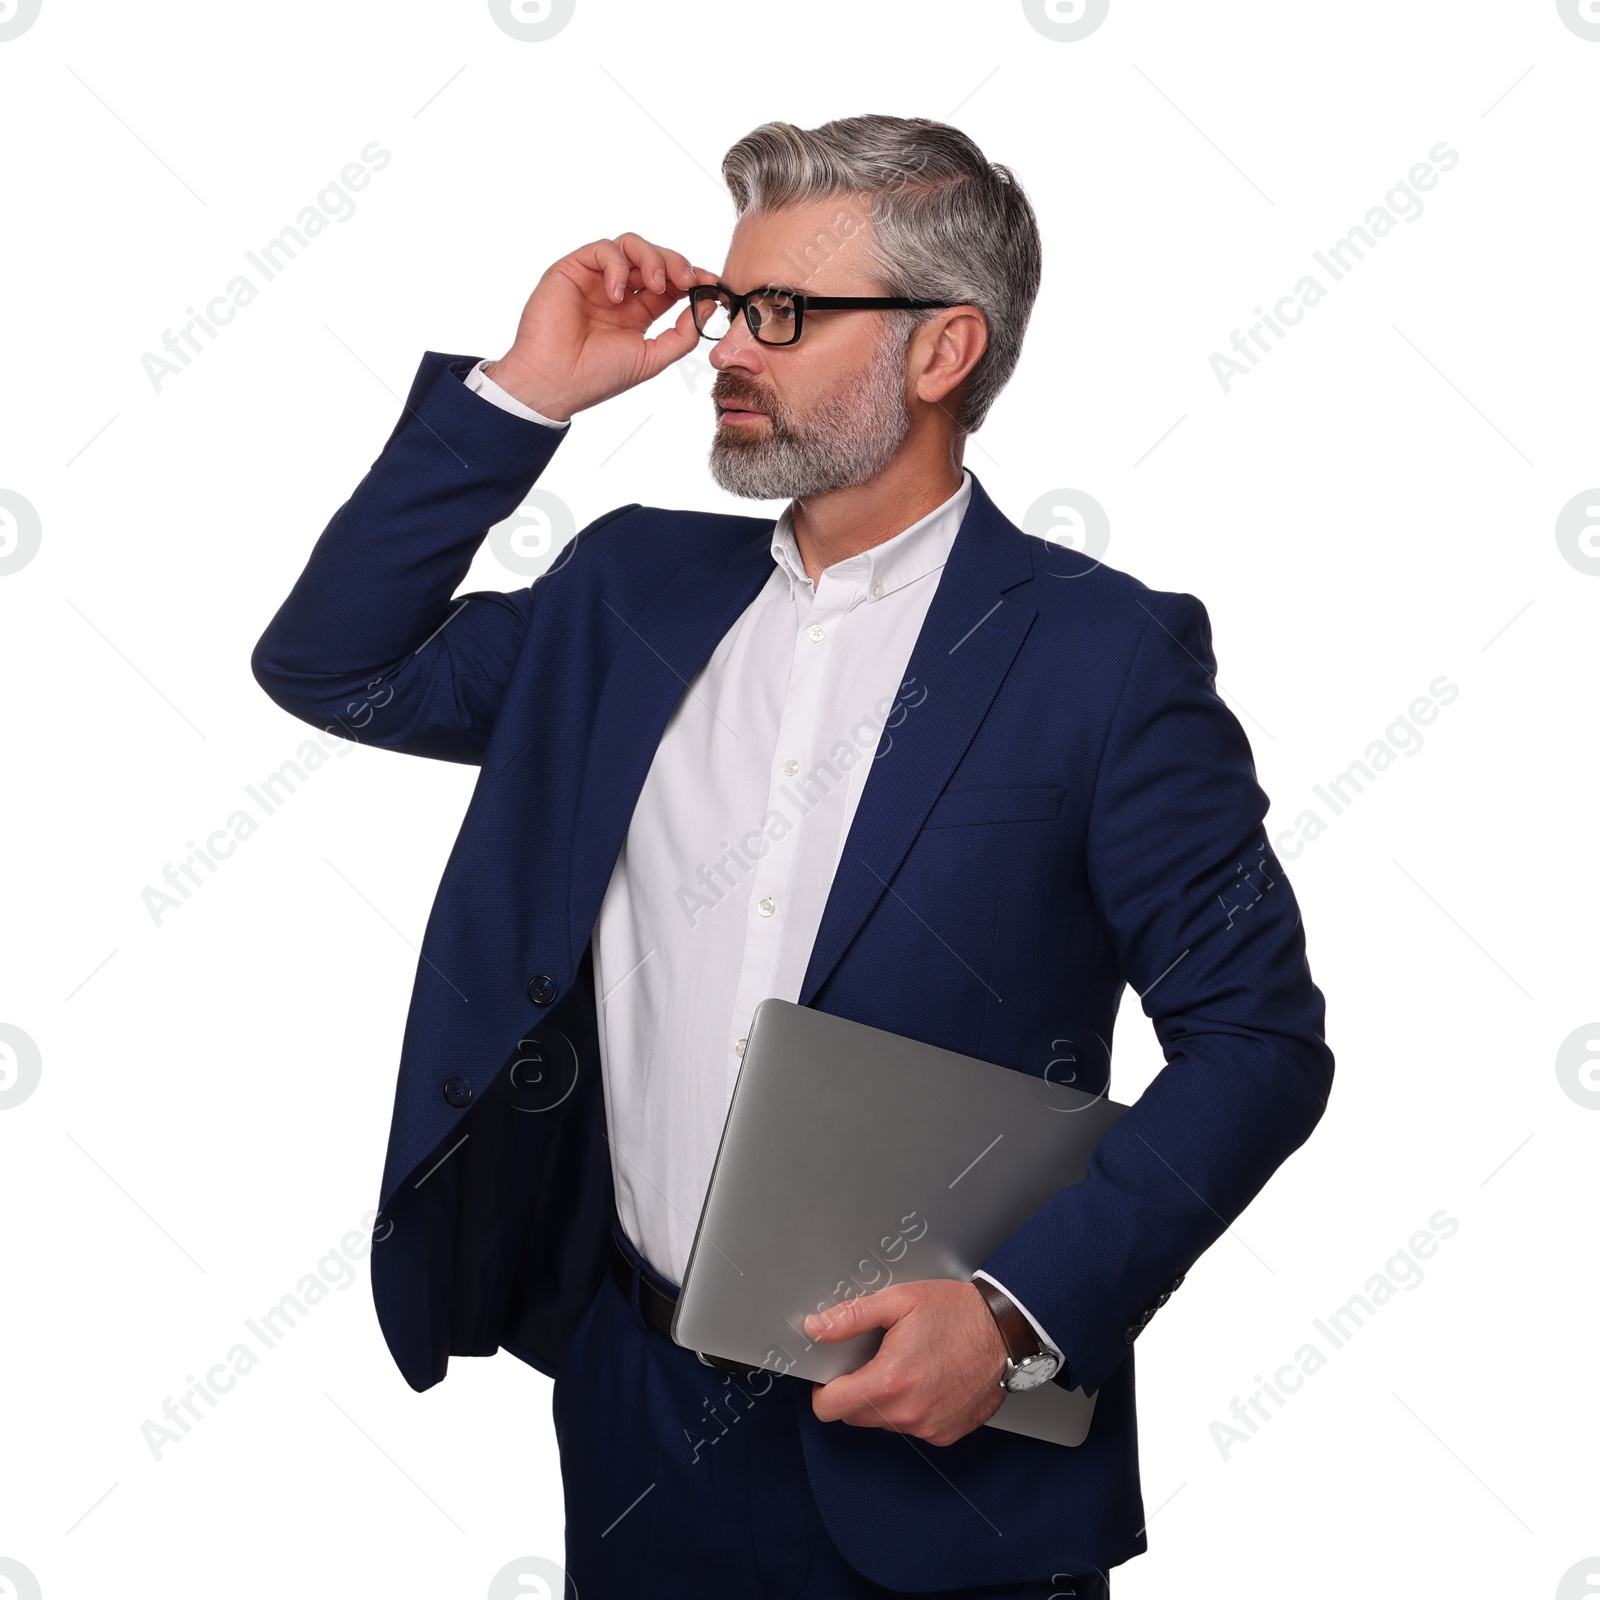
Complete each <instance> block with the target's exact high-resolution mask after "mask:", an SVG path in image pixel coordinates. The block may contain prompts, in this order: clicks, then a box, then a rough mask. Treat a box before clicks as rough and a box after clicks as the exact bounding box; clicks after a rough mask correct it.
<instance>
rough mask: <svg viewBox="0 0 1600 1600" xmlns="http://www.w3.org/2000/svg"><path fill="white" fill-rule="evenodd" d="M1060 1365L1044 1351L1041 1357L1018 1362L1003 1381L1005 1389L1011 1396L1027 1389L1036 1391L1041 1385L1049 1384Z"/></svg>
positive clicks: (1030, 1357)
mask: <svg viewBox="0 0 1600 1600" xmlns="http://www.w3.org/2000/svg"><path fill="white" fill-rule="evenodd" d="M1059 1365H1060V1363H1059V1362H1058V1361H1057V1360H1056V1358H1055V1357H1054V1356H1053V1355H1051V1354H1050V1353H1049V1352H1048V1351H1046V1352H1045V1353H1044V1354H1043V1355H1038V1356H1029V1357H1028V1359H1027V1360H1026V1361H1019V1362H1018V1363H1017V1364H1016V1365H1015V1366H1014V1367H1013V1368H1012V1371H1011V1375H1010V1376H1009V1377H1008V1378H1007V1379H1006V1381H1005V1387H1006V1388H1007V1389H1009V1390H1010V1391H1011V1393H1012V1394H1022V1393H1023V1392H1024V1391H1026V1390H1028V1389H1037V1388H1038V1387H1039V1385H1040V1384H1042V1383H1049V1381H1050V1380H1051V1379H1052V1378H1053V1377H1055V1375H1056V1369H1057V1367H1058V1366H1059Z"/></svg>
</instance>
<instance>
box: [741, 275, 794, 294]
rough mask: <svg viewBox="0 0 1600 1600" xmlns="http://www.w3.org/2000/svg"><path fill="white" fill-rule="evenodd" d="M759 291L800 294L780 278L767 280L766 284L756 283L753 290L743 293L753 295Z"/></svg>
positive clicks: (790, 284)
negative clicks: (769, 290)
mask: <svg viewBox="0 0 1600 1600" xmlns="http://www.w3.org/2000/svg"><path fill="white" fill-rule="evenodd" d="M730 287H731V285H730ZM761 289H777V290H780V291H781V292H782V293H784V294H799V293H800V292H801V291H800V290H799V289H797V288H795V286H794V285H793V284H792V283H785V282H784V281H783V280H782V279H781V278H768V279H767V280H766V282H764V283H758V284H757V285H756V286H755V288H754V289H747V290H745V291H743V292H744V293H746V294H755V293H756V292H757V291H758V290H761Z"/></svg>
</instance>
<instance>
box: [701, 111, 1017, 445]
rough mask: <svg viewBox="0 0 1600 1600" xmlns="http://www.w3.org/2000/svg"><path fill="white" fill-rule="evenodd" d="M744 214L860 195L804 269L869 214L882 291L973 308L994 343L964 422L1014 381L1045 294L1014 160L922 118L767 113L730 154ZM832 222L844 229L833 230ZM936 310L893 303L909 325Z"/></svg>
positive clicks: (970, 388) (969, 396) (816, 243)
mask: <svg viewBox="0 0 1600 1600" xmlns="http://www.w3.org/2000/svg"><path fill="white" fill-rule="evenodd" d="M722 176H723V179H724V181H725V182H726V183H727V185H728V188H729V190H730V191H731V193H732V195H733V203H734V207H735V209H736V211H737V212H738V214H739V215H740V216H743V215H744V214H745V212H747V211H758V212H760V211H776V210H780V209H781V208H783V207H785V206H793V205H804V204H806V203H807V202H809V201H813V200H822V199H826V198H828V197H829V196H831V195H848V196H851V197H852V198H854V197H858V196H859V197H860V198H861V199H862V200H864V201H865V202H867V205H868V213H867V215H866V216H865V217H862V216H859V215H857V214H856V213H855V212H854V211H852V210H848V209H846V210H842V211H841V213H840V216H839V218H838V220H837V222H836V225H835V229H824V230H823V231H822V232H821V233H819V234H818V235H817V237H816V238H815V239H813V240H812V241H811V242H810V244H808V245H807V246H806V247H805V250H804V251H803V252H802V253H803V254H804V256H805V258H806V267H807V270H808V271H814V270H815V269H816V267H817V266H819V265H820V264H821V263H822V261H825V260H826V259H827V257H828V256H829V255H831V254H832V253H833V252H834V251H835V250H837V249H838V248H839V247H840V245H841V244H842V242H843V240H844V239H845V238H848V237H850V236H851V235H852V234H854V233H855V232H856V231H857V230H858V229H859V228H860V226H861V224H862V222H864V221H870V222H871V224H872V227H871V229H870V231H869V232H868V233H867V234H866V238H865V242H866V246H867V251H868V257H869V260H870V261H871V262H872V265H873V271H874V274H875V276H876V277H877V278H878V280H879V281H880V283H881V284H882V285H883V288H884V290H885V292H886V293H888V294H892V295H903V296H905V297H907V298H915V299H918V300H947V301H949V302H951V303H952V304H956V305H975V306H977V307H978V309H979V310H981V311H982V312H983V314H984V317H985V319H986V320H987V322H988V326H989V342H988V345H987V347H986V348H985V350H984V352H983V354H982V355H981V356H980V357H979V358H978V362H977V364H976V365H975V366H974V367H973V369H972V372H971V375H970V377H969V379H968V382H967V392H966V397H965V399H964V400H963V402H962V405H961V412H960V415H959V416H958V417H957V418H956V426H957V427H958V428H960V429H961V430H962V431H963V432H965V433H971V432H973V431H974V430H976V429H977V428H978V427H979V426H980V425H981V424H982V422H983V419H984V416H985V415H986V414H987V412H988V410H989V407H990V405H992V404H993V402H994V398H995V396H996V395H997V394H999V392H1000V391H1001V389H1003V388H1004V387H1005V385H1006V380H1007V379H1009V378H1010V376H1011V374H1012V371H1013V369H1014V368H1015V367H1016V364H1017V357H1018V356H1019V355H1020V354H1021V353H1022V335H1023V333H1024V332H1025V331H1026V329H1027V326H1028V316H1029V313H1030V312H1031V311H1032V310H1033V302H1034V298H1035V297H1036V296H1037V294H1038V292H1039V275H1040V248H1039V225H1038V222H1037V221H1036V220H1035V218H1034V214H1033V207H1032V206H1031V205H1029V203H1028V197H1027V195H1025V194H1024V193H1023V192H1022V185H1021V184H1020V183H1018V182H1017V180H1016V177H1015V176H1014V174H1013V173H1012V172H1011V169H1010V168H1009V167H1003V166H1001V165H1000V164H999V163H998V162H993V161H989V160H986V159H985V157H984V154H983V152H982V151H981V150H980V149H979V148H978V147H977V145H976V144H974V143H973V141H972V140H971V139H969V138H968V137H967V135H966V134H964V133H963V132H961V130H960V129H959V128H953V127H951V126H950V125H949V124H948V123H945V122H934V121H931V120H930V119H928V118H926V117H884V116H865V117H842V118H839V119H838V120H836V121H834V122H825V123H824V124H823V125H822V126H821V127H820V128H797V127H795V126H794V124H793V123H789V122H767V123H763V124H762V125H761V126H760V127H759V128H756V129H754V130H752V131H751V132H750V133H747V134H746V135H745V136H744V138H742V139H741V140H740V141H739V142H738V143H737V144H736V145H734V146H733V148H732V149H731V150H729V151H728V153H727V155H725V156H724V157H723V158H722ZM835 230H836V231H835ZM931 314H932V313H929V312H915V311H907V312H895V313H891V315H892V316H894V317H896V318H902V319H904V321H905V323H906V325H907V327H909V326H910V325H912V324H915V323H917V322H920V321H922V320H923V319H924V318H926V317H927V316H929V315H931Z"/></svg>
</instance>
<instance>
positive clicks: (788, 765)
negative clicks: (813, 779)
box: [783, 756, 800, 778]
mask: <svg viewBox="0 0 1600 1600" xmlns="http://www.w3.org/2000/svg"><path fill="white" fill-rule="evenodd" d="M783 770H784V773H785V774H786V775H787V776H788V777H791V778H792V777H793V776H794V775H795V773H797V772H798V771H799V770H800V763H799V762H798V761H796V760H795V758H794V757H793V756H790V757H789V759H788V760H787V761H785V762H784V764H783Z"/></svg>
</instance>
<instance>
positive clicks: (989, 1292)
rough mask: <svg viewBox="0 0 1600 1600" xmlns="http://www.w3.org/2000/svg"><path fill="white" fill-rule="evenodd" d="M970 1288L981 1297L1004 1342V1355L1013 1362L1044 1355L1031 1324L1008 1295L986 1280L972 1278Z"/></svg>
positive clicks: (1041, 1345)
mask: <svg viewBox="0 0 1600 1600" xmlns="http://www.w3.org/2000/svg"><path fill="white" fill-rule="evenodd" d="M972 1286H973V1288H975V1289H976V1290H977V1291H978V1293H979V1294H981V1295H982V1296H983V1301H984V1304H985V1305H986V1306H988V1308H989V1312H990V1315H991V1316H993V1318H994V1320H995V1325H996V1326H997V1327H998V1328H999V1329H1000V1337H1001V1338H1002V1339H1004V1340H1005V1343H1006V1354H1007V1355H1009V1356H1010V1357H1011V1359H1012V1360H1013V1361H1025V1360H1026V1359H1027V1358H1028V1357H1029V1356H1037V1355H1042V1354H1043V1353H1044V1345H1043V1344H1042V1343H1041V1342H1040V1339H1039V1335H1038V1334H1037V1333H1035V1332H1034V1331H1033V1324H1032V1323H1031V1322H1029V1321H1028V1319H1027V1318H1026V1317H1025V1316H1023V1314H1022V1313H1021V1312H1020V1311H1019V1310H1018V1309H1017V1307H1016V1304H1015V1303H1014V1302H1013V1301H1012V1299H1011V1297H1010V1296H1009V1295H1007V1294H1002V1293H1001V1291H1000V1290H999V1289H997V1288H995V1286H994V1285H993V1284H992V1283H990V1282H989V1280H988V1279H987V1278H974V1279H973V1280H972Z"/></svg>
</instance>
